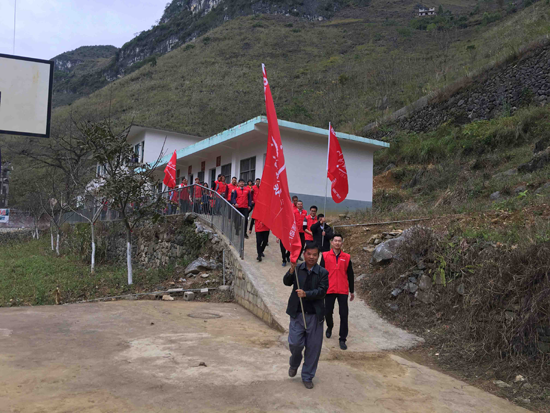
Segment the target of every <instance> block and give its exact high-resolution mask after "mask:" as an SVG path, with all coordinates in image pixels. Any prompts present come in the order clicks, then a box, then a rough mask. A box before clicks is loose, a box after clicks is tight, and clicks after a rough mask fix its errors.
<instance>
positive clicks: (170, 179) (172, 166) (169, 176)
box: [162, 151, 178, 188]
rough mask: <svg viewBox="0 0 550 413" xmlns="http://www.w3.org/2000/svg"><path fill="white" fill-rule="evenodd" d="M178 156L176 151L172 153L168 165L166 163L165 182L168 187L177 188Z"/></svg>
mask: <svg viewBox="0 0 550 413" xmlns="http://www.w3.org/2000/svg"><path fill="white" fill-rule="evenodd" d="M177 159H178V157H177V156H176V151H174V153H173V154H172V157H171V158H170V162H168V165H166V168H164V179H163V181H162V182H163V183H164V185H166V186H167V187H168V188H175V187H176V161H177Z"/></svg>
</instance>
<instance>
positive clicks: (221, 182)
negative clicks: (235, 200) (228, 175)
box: [214, 174, 227, 199]
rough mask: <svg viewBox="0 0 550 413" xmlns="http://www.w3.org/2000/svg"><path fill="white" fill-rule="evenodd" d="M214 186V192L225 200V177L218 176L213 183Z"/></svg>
mask: <svg viewBox="0 0 550 413" xmlns="http://www.w3.org/2000/svg"><path fill="white" fill-rule="evenodd" d="M215 183H216V186H215V187H214V190H215V191H216V192H217V193H218V194H219V195H220V196H221V197H222V198H225V199H227V184H226V183H225V176H223V175H221V174H220V175H219V176H218V180H217V181H216V182H215Z"/></svg>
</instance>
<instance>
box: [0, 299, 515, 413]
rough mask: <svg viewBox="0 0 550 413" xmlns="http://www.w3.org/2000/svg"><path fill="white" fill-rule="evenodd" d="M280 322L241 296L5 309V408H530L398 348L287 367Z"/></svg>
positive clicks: (0, 337) (0, 316)
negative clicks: (313, 369)
mask: <svg viewBox="0 0 550 413" xmlns="http://www.w3.org/2000/svg"><path fill="white" fill-rule="evenodd" d="M287 363H288V352H287V350H286V348H285V346H284V344H283V343H282V342H281V339H280V333H278V332H277V331H274V330H271V329H269V328H268V327H267V326H266V325H265V324H264V323H263V322H261V321H260V320H259V319H257V318H256V317H254V316H253V315H251V314H250V313H248V312H247V311H246V310H244V309H243V308H241V307H239V306H237V305H234V304H211V303H189V302H182V301H175V302H162V301H122V302H111V303H101V304H81V305H67V306H50V307H32V308H28V307H27V308H11V309H10V308H2V309H0V412H2V413H5V412H10V413H11V412H18V413H27V412H33V413H38V412H41V413H42V412H48V413H61V412H67V413H69V412H71V413H72V412H90V413H91V412H117V413H118V412H214V411H216V412H237V411H238V412H242V411H244V412H275V411H279V412H280V411H290V412H294V411H303V412H521V411H524V410H522V409H520V408H518V407H515V406H513V405H511V404H509V403H508V402H506V401H505V400H502V399H499V398H497V397H495V396H492V395H490V394H488V393H484V392H483V391H481V390H479V389H476V388H474V387H471V386H469V385H466V384H465V383H462V382H460V381H457V380H455V379H452V378H451V377H448V376H445V375H443V374H441V373H438V372H435V371H433V370H429V369H428V368H426V367H423V366H420V365H418V364H415V363H413V362H409V361H406V360H404V359H402V358H399V357H397V356H395V355H391V354H389V353H360V352H355V353H353V352H349V353H344V352H341V351H337V350H332V349H328V350H327V351H325V352H324V353H323V355H322V360H321V362H320V367H319V370H318V374H317V377H316V379H315V384H316V387H315V389H313V390H306V389H305V388H304V387H303V385H302V384H301V382H300V379H299V378H294V379H290V378H289V377H288V376H287V370H288V364H287Z"/></svg>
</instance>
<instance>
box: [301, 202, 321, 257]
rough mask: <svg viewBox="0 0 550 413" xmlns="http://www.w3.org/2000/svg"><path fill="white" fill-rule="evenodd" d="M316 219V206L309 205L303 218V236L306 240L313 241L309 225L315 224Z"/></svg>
mask: <svg viewBox="0 0 550 413" xmlns="http://www.w3.org/2000/svg"><path fill="white" fill-rule="evenodd" d="M317 221H318V219H317V207H316V206H315V205H312V206H311V207H309V215H308V216H307V217H306V219H305V221H304V222H305V224H306V225H305V227H306V229H304V237H305V239H306V241H313V232H311V226H312V225H313V224H315V223H316V222H317ZM319 249H321V246H320V245H319Z"/></svg>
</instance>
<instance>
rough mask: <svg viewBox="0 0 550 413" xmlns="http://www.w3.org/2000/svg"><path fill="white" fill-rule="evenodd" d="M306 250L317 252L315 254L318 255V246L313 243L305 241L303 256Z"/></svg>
mask: <svg viewBox="0 0 550 413" xmlns="http://www.w3.org/2000/svg"><path fill="white" fill-rule="evenodd" d="M307 250H317V254H319V245H317V244H316V243H315V241H307V242H306V246H305V247H304V254H305V253H306V251H307Z"/></svg>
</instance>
